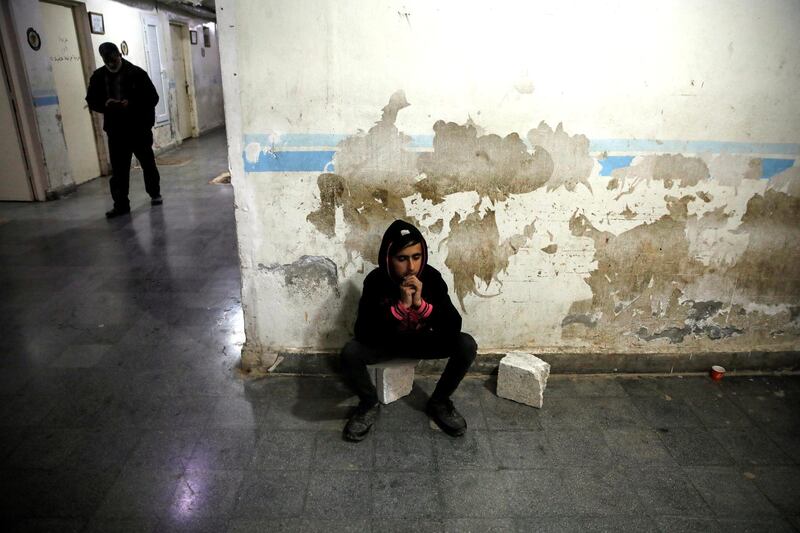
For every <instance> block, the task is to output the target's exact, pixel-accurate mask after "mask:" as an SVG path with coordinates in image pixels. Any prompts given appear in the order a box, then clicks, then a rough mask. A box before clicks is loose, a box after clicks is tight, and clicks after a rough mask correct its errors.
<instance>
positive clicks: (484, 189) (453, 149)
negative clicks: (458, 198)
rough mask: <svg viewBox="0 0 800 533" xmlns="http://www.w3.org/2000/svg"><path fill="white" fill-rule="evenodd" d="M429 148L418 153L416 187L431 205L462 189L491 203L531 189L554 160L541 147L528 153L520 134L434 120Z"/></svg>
mask: <svg viewBox="0 0 800 533" xmlns="http://www.w3.org/2000/svg"><path fill="white" fill-rule="evenodd" d="M433 131H434V138H433V152H429V153H424V154H421V155H420V157H419V161H418V168H419V171H420V172H421V173H423V174H424V175H425V178H424V179H422V180H420V181H419V182H418V183H417V185H416V189H417V191H418V192H419V193H420V194H421V195H422V197H423V198H425V199H427V200H431V201H432V202H434V203H439V202H441V201H443V197H444V196H446V195H448V194H453V193H456V192H461V191H476V192H477V193H478V194H479V195H481V196H485V197H487V198H489V199H490V200H492V201H497V200H504V199H506V198H507V197H508V195H509V194H515V193H525V192H531V191H533V190H536V189H538V188H539V187H541V186H543V185H544V184H545V183H546V182H547V180H548V179H549V178H550V176H551V175H552V173H553V160H552V158H551V156H550V154H549V153H547V152H546V151H545V150H542V149H535V150H534V152H533V153H530V152H528V147H527V146H526V145H525V143H524V142H522V139H520V137H519V135H518V134H516V133H511V134H509V135H507V136H505V137H500V136H499V135H479V134H478V130H477V129H476V127H475V126H474V125H472V124H464V125H459V124H455V123H453V122H444V121H441V120H440V121H438V122H436V123H435V124H434V125H433Z"/></svg>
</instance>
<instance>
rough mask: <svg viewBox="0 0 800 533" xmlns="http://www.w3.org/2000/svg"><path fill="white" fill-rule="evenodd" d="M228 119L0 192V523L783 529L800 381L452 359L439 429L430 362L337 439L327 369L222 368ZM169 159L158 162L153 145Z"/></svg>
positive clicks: (341, 412) (341, 396)
mask: <svg viewBox="0 0 800 533" xmlns="http://www.w3.org/2000/svg"><path fill="white" fill-rule="evenodd" d="M226 156H227V154H226V143H225V136H224V132H223V131H220V130H218V131H215V132H213V133H211V134H209V135H206V136H204V137H201V138H199V139H192V140H189V141H187V142H185V143H184V144H183V145H182V147H181V148H180V149H178V150H176V151H173V152H170V153H167V154H164V155H162V156H161V158H160V159H161V161H162V164H161V167H160V170H161V175H162V190H163V196H164V204H163V206H159V207H151V206H150V205H149V201H148V198H147V196H146V195H145V193H144V190H143V184H142V179H141V172H140V171H138V170H137V171H134V172H132V176H131V206H132V209H133V212H132V213H131V215H130V216H126V217H120V218H117V219H113V220H106V218H105V217H104V216H103V212H104V211H105V210H106V209H107V208H108V207H109V205H110V204H109V202H110V199H109V195H108V191H107V181H106V180H105V179H97V180H94V181H91V182H89V183H87V184H84V185H82V186H80V187H79V188H78V190H77V192H76V193H74V194H72V195H71V196H69V197H67V198H64V199H62V200H58V201H53V202H46V203H25V204H21V203H20V204H13V203H3V204H0V265H1V266H0V272H2V274H1V275H0V293H1V294H2V298H0V314H2V317H3V320H2V323H0V353H1V354H2V358H0V524H2V526H3V530H4V531H59V532H69V531H76V532H77V531H91V532H122V531H135V532H144V531H209V532H220V531H237V532H240V531H270V532H275V531H303V532H308V531H354V532H363V531H370V530H372V531H381V532H389V531H415V532H417V533H422V532H426V531H454V532H456V531H457V532H464V531H489V530H491V531H636V532H642V531H704V532H708V531H793V530H795V529H796V528H800V466H798V465H799V464H800V454H799V453H798V450H800V379H799V378H797V377H794V376H772V375H770V376H759V377H747V376H742V377H736V376H729V377H726V378H725V380H724V381H723V382H721V383H714V382H711V381H710V380H709V379H708V378H707V377H706V376H673V377H636V376H633V377H603V376H586V377H568V376H553V377H551V379H550V382H549V384H548V388H547V391H546V394H545V405H544V408H543V409H542V410H536V409H532V408H529V407H526V406H522V405H520V404H516V403H513V402H510V401H507V400H502V399H499V398H497V397H496V395H495V394H494V381H493V378H487V377H486V376H478V377H470V378H468V379H467V380H465V382H464V384H463V385H462V387H461V388H460V389H459V390H458V392H457V394H456V397H455V398H454V400H455V402H456V405H457V406H458V407H459V409H460V410H461V411H462V412H463V413H464V414H465V416H466V418H467V420H468V423H469V424H470V429H469V431H468V433H467V435H466V436H465V437H464V438H463V439H458V440H453V439H450V438H449V437H447V436H445V435H444V434H442V433H440V432H438V431H434V430H432V429H431V428H430V426H429V424H428V421H427V418H426V416H425V414H424V412H422V409H423V406H424V405H425V401H426V399H427V394H428V393H429V392H430V391H431V390H432V388H433V385H434V383H435V379H434V378H432V377H418V378H417V380H416V383H415V388H414V391H413V392H412V394H411V395H410V396H408V397H406V398H404V399H402V400H400V401H398V402H395V403H393V404H391V405H389V406H386V407H385V408H384V409H383V412H382V415H381V418H380V420H379V421H378V425H377V429H376V431H375V433H374V434H373V435H371V436H370V437H369V438H368V439H367V440H366V441H364V442H362V443H360V444H357V445H354V444H351V443H346V442H343V441H342V439H341V436H340V435H341V428H342V425H343V422H344V417H345V416H346V413H347V412H348V409H349V408H350V407H351V406H352V405H353V404H354V398H353V397H351V396H350V395H349V394H348V392H347V391H346V389H345V388H344V387H343V386H342V384H341V383H340V382H339V380H338V379H337V378H335V377H327V378H321V377H290V376H286V377H274V376H270V377H267V378H263V379H260V380H254V379H245V378H243V377H242V376H240V375H239V372H238V370H237V364H238V359H239V353H240V349H241V345H242V343H243V341H244V338H243V322H242V311H241V303H240V286H239V285H240V278H239V269H238V258H237V246H236V234H235V227H234V216H233V215H234V209H233V191H232V188H231V186H230V185H213V184H209V180H210V179H211V178H213V177H215V176H217V175H218V174H219V173H221V172H223V171H225V170H226V169H227V162H226ZM166 163H169V164H166Z"/></svg>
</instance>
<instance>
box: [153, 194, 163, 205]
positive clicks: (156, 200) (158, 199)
mask: <svg viewBox="0 0 800 533" xmlns="http://www.w3.org/2000/svg"><path fill="white" fill-rule="evenodd" d="M163 203H164V199H163V198H161V196H154V197H152V198H151V199H150V205H161V204H163Z"/></svg>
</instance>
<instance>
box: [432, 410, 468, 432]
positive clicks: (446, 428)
mask: <svg viewBox="0 0 800 533" xmlns="http://www.w3.org/2000/svg"><path fill="white" fill-rule="evenodd" d="M425 414H427V415H428V418H430V419H431V421H433V423H434V424H436V425H437V426H438V427H439V429H441V430H442V431H444V432H445V433H447V434H448V435H450V436H451V437H463V436H464V434H465V433H466V432H467V428H466V426H464V427H463V428H458V429H455V428H451V427H450V426H447V425H445V424H443V423H441V422H439V420H438V419H437V418H436V417H435V416H433V415H432V414H431V413H430V411H428V409H425Z"/></svg>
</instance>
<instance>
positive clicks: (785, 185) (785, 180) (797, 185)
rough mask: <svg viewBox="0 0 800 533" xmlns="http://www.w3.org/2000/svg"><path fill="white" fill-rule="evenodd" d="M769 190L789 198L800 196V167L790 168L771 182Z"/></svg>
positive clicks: (773, 177)
mask: <svg viewBox="0 0 800 533" xmlns="http://www.w3.org/2000/svg"><path fill="white" fill-rule="evenodd" d="M769 188H770V189H774V190H776V191H779V192H784V193H786V194H788V195H789V196H800V167H797V166H795V167H790V168H787V169H786V170H784V171H783V172H781V173H779V174H775V175H774V176H772V177H771V178H770V180H769Z"/></svg>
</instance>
